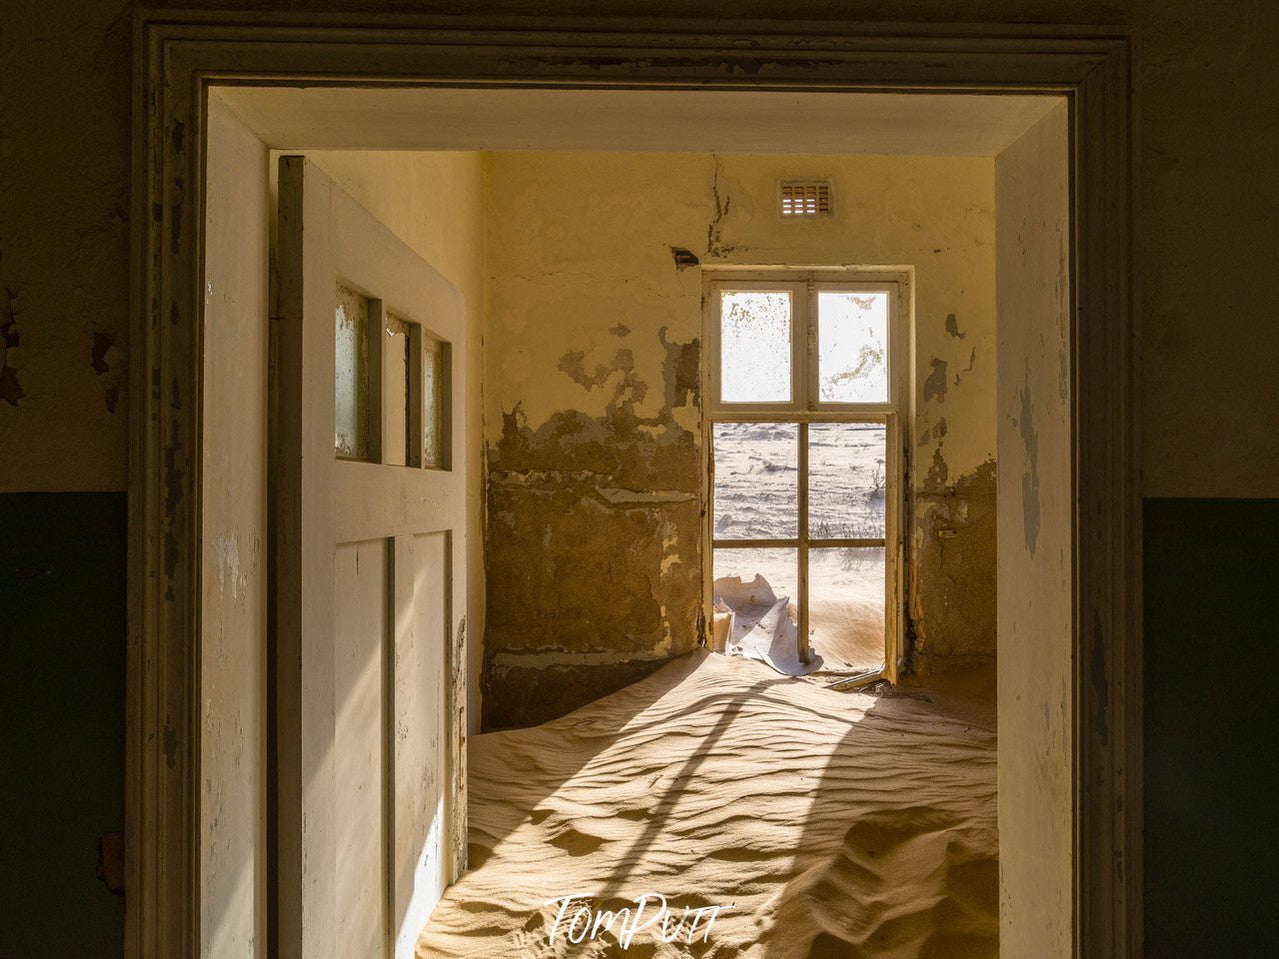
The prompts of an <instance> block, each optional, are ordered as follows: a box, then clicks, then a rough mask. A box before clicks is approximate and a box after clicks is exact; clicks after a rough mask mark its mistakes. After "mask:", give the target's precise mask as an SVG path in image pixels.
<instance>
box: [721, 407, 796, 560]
mask: <svg viewBox="0 0 1279 959" xmlns="http://www.w3.org/2000/svg"><path fill="white" fill-rule="evenodd" d="M712 451H713V453H714V456H715V538H716V539H793V538H795V537H796V536H798V535H799V483H798V477H799V427H798V426H797V425H796V424H795V423H716V424H715V427H714V445H713V447H712Z"/></svg>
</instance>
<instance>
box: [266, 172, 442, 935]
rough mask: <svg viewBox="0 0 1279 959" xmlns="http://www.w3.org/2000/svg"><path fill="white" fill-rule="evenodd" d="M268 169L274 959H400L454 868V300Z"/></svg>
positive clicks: (312, 181)
mask: <svg viewBox="0 0 1279 959" xmlns="http://www.w3.org/2000/svg"><path fill="white" fill-rule="evenodd" d="M279 173H280V176H279V191H280V196H279V230H278V253H279V293H280V297H279V313H280V319H279V324H278V340H277V354H276V355H277V382H278V395H277V403H278V405H277V414H276V420H275V422H276V429H275V433H276V436H275V441H276V442H275V446H276V451H277V453H276V455H277V461H276V470H275V476H276V484H277V486H276V489H275V492H274V497H273V502H274V504H275V510H276V516H275V521H276V529H277V544H276V555H277V564H276V576H277V581H276V590H275V592H276V599H277V601H276V616H277V622H276V624H275V627H276V628H275V637H276V643H275V664H276V675H275V682H274V686H273V690H274V694H275V702H274V709H273V714H274V716H275V725H276V728H275V735H274V743H275V769H276V777H275V784H276V789H277V793H276V799H275V810H276V829H277V835H276V839H277V841H276V857H277V858H276V868H277V873H276V874H277V876H278V888H277V892H278V895H277V898H276V902H277V908H278V913H277V916H276V924H275V925H276V930H277V935H278V941H279V954H280V955H281V956H282V957H290V959H356V957H358V959H370V957H379V959H381V957H387V956H395V957H405V956H411V955H412V953H413V946H414V942H415V940H416V938H417V935H418V933H419V932H420V930H421V928H422V926H423V924H424V923H425V921H426V919H427V917H428V915H429V913H430V910H431V908H432V907H433V906H434V904H435V902H436V901H437V900H438V899H439V897H440V894H441V893H442V891H443V889H444V887H445V885H447V884H448V883H449V882H451V881H452V880H453V879H454V878H456V876H457V874H458V872H459V871H460V870H461V868H462V867H463V865H464V862H463V857H464V849H465V846H464V836H465V796H464V783H465V771H464V769H463V762H462V757H463V746H464V743H463V742H462V737H463V735H464V731H465V728H466V723H465V720H464V716H463V715H462V711H463V709H464V703H465V696H464V695H463V694H462V693H461V692H460V690H464V689H465V686H464V682H465V676H464V672H463V663H464V658H463V657H462V656H461V654H460V648H461V643H462V641H463V637H462V635H461V633H462V617H463V614H464V611H465V596H466V592H465V581H464V577H465V569H466V566H465V560H464V556H465V549H466V544H465V498H464V495H463V488H462V477H463V475H464V470H463V463H462V450H461V448H460V446H459V445H458V444H459V443H460V440H461V437H462V435H463V434H462V416H463V402H464V401H463V395H464V394H463V383H462V370H463V369H464V368H465V367H464V358H463V356H462V355H461V350H462V349H463V342H464V337H463V336H462V329H461V323H462V316H463V310H462V298H461V295H460V294H459V293H458V292H457V290H455V289H454V288H453V287H452V286H450V285H449V284H448V283H447V282H446V281H445V280H444V279H443V277H441V276H440V274H439V273H437V272H436V271H435V270H434V269H433V268H432V267H431V266H430V265H428V264H427V263H425V262H424V261H423V260H421V259H420V258H419V257H418V256H416V255H415V254H414V253H413V252H412V251H411V250H410V249H409V248H408V247H407V246H405V245H404V244H403V243H402V242H400V240H399V239H397V238H396V237H395V236H394V235H392V234H391V232H390V231H389V230H388V229H387V228H386V227H385V226H384V225H383V224H382V223H380V222H379V221H377V220H376V219H374V218H373V216H372V215H370V214H369V213H368V212H367V211H366V210H364V209H363V208H362V207H360V206H359V205H358V204H357V203H356V202H355V201H354V200H352V199H351V198H350V197H349V196H347V195H346V194H345V193H344V192H342V190H340V189H339V188H338V187H337V186H335V185H334V184H333V183H332V182H331V181H330V180H329V179H328V178H327V177H325V176H324V175H323V174H322V173H321V172H320V171H319V170H318V169H317V168H316V167H315V166H314V165H312V164H310V163H308V162H307V161H306V160H305V159H304V158H302V157H282V158H281V159H280V168H279Z"/></svg>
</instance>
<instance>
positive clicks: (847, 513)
mask: <svg viewBox="0 0 1279 959" xmlns="http://www.w3.org/2000/svg"><path fill="white" fill-rule="evenodd" d="M887 470H888V446H887V427H885V426H883V425H882V424H880V423H812V424H810V425H809V427H808V535H809V536H811V537H813V538H814V539H883V538H884V535H885V533H884V517H885V504H886V503H887V493H888V473H887Z"/></svg>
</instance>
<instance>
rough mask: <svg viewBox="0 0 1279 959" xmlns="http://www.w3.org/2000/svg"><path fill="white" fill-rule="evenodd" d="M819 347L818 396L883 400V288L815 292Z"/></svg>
mask: <svg viewBox="0 0 1279 959" xmlns="http://www.w3.org/2000/svg"><path fill="white" fill-rule="evenodd" d="M817 347H818V359H817V362H818V398H819V399H820V400H821V402H823V403H884V402H887V400H888V294H887V293H850V292H846V291H833V290H827V291H823V292H820V293H818V294H817Z"/></svg>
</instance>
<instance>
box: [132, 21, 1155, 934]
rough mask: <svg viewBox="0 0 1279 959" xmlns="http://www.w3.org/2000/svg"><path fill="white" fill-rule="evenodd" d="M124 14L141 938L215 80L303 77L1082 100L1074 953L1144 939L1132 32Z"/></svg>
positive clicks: (187, 665) (168, 712)
mask: <svg viewBox="0 0 1279 959" xmlns="http://www.w3.org/2000/svg"><path fill="white" fill-rule="evenodd" d="M135 16H136V19H135V29H134V86H133V100H134V111H133V116H134V121H133V122H134V131H133V138H134V139H133V160H132V195H133V216H132V238H131V239H132V250H133V267H132V280H133V282H132V300H131V309H132V326H131V341H130V343H131V353H132V356H131V360H130V371H131V372H130V376H131V379H130V387H131V389H130V396H131V401H130V429H131V439H130V473H129V477H130V478H129V635H128V659H127V695H128V709H127V715H126V774H127V790H126V826H127V833H126V882H127V887H128V890H129V892H128V899H127V906H126V924H125V954H126V955H127V956H130V957H137V959H196V957H197V956H198V955H199V929H200V916H199V909H200V906H199V902H198V890H199V876H198V866H199V848H200V843H199V828H198V827H199V809H198V801H199V795H200V789H199V784H200V769H199V756H200V728H199V717H200V710H199V703H200V675H199V663H200V649H199V636H200V606H199V602H200V589H199V584H200V536H199V533H200V493H201V463H200V450H201V432H200V431H201V426H200V424H201V412H200V397H201V395H202V384H201V378H202V365H201V358H202V335H201V330H200V316H201V297H200V290H199V278H200V275H201V264H202V256H203V250H202V242H203V240H202V225H203V215H202V213H203V211H202V205H203V197H202V187H203V156H204V148H203V147H204V134H205V127H204V121H205V105H206V102H207V90H208V88H209V87H210V86H212V85H218V84H227V83H236V82H254V83H258V84H262V83H283V84H290V85H296V83H297V81H299V80H305V81H307V82H309V83H322V84H334V85H355V86H367V85H371V84H377V83H393V84H396V85H404V84H406V83H428V84H437V85H438V84H447V83H483V84H489V85H497V86H513V85H540V86H570V87H571V86H578V87H597V88H598V87H637V86H638V87H650V88H666V89H678V88H683V87H700V88H716V89H739V90H763V89H774V90H777V89H781V90H813V91H817V90H822V91H836V92H838V91H850V92H851V91H859V92H889V91H891V92H934V93H943V92H958V93H964V92H968V93H978V92H980V93H999V92H1007V93H1022V94H1025V93H1039V94H1056V95H1062V96H1065V97H1066V98H1067V100H1068V102H1069V106H1070V134H1071V138H1070V168H1071V169H1070V179H1071V186H1072V191H1071V205H1072V218H1071V222H1072V236H1071V247H1072V257H1071V260H1072V275H1071V288H1072V292H1073V296H1072V304H1073V321H1074V322H1073V323H1072V324H1071V330H1072V335H1071V353H1072V376H1073V380H1074V384H1075V391H1074V399H1073V403H1074V409H1073V422H1072V425H1071V429H1072V437H1073V442H1072V446H1073V450H1074V455H1075V459H1074V470H1073V473H1074V475H1073V478H1072V479H1073V489H1074V495H1073V507H1074V516H1073V525H1074V544H1075V566H1074V570H1073V573H1074V624H1075V625H1074V635H1073V640H1072V642H1073V678H1072V685H1073V697H1074V701H1073V704H1072V705H1073V722H1074V727H1075V728H1074V733H1075V735H1074V758H1073V764H1074V768H1073V770H1072V782H1073V790H1074V795H1075V803H1074V809H1075V815H1074V820H1075V821H1074V822H1073V824H1072V833H1073V836H1074V856H1073V862H1074V877H1073V887H1074V903H1073V927H1074V944H1073V952H1074V954H1075V955H1076V956H1087V957H1093V956H1139V955H1140V954H1141V938H1142V875H1141V868H1142V855H1141V812H1142V805H1141V768H1142V752H1141V749H1142V744H1141V721H1142V719H1141V717H1142V699H1141V694H1142V686H1141V676H1142V667H1141V580H1140V572H1139V566H1138V557H1140V555H1141V543H1140V537H1141V523H1140V520H1141V514H1140V499H1139V485H1138V476H1139V473H1138V461H1137V456H1138V446H1137V443H1136V435H1135V422H1134V417H1135V406H1136V404H1135V402H1134V399H1135V378H1136V373H1135V356H1134V349H1133V337H1134V331H1135V324H1134V315H1133V309H1132V289H1133V282H1132V275H1131V271H1132V265H1131V264H1132V257H1131V244H1132V239H1131V197H1132V164H1133V157H1132V144H1131V105H1132V80H1131V70H1132V67H1131V61H1132V50H1131V47H1132V44H1131V38H1130V36H1129V34H1128V32H1127V31H1126V30H1124V29H1123V28H1120V27H1097V28H1090V27H1079V26H1027V25H1016V26H1006V25H939V24H929V23H914V24H885V23H847V22H819V21H786V22H782V21H748V20H743V21H732V22H729V21H698V20H682V19H668V20H638V19H637V20H629V19H622V18H611V19H606V18H530V17H502V18H492V17H490V18H468V17H403V16H394V15H379V14H365V15H361V16H360V17H358V18H356V17H352V16H345V15H343V16H329V15H319V14H284V13H272V14H252V13H227V14H217V13H190V14H188V13H173V12H162V11H146V10H144V11H139V12H138V13H137V14H136V15H135Z"/></svg>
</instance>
